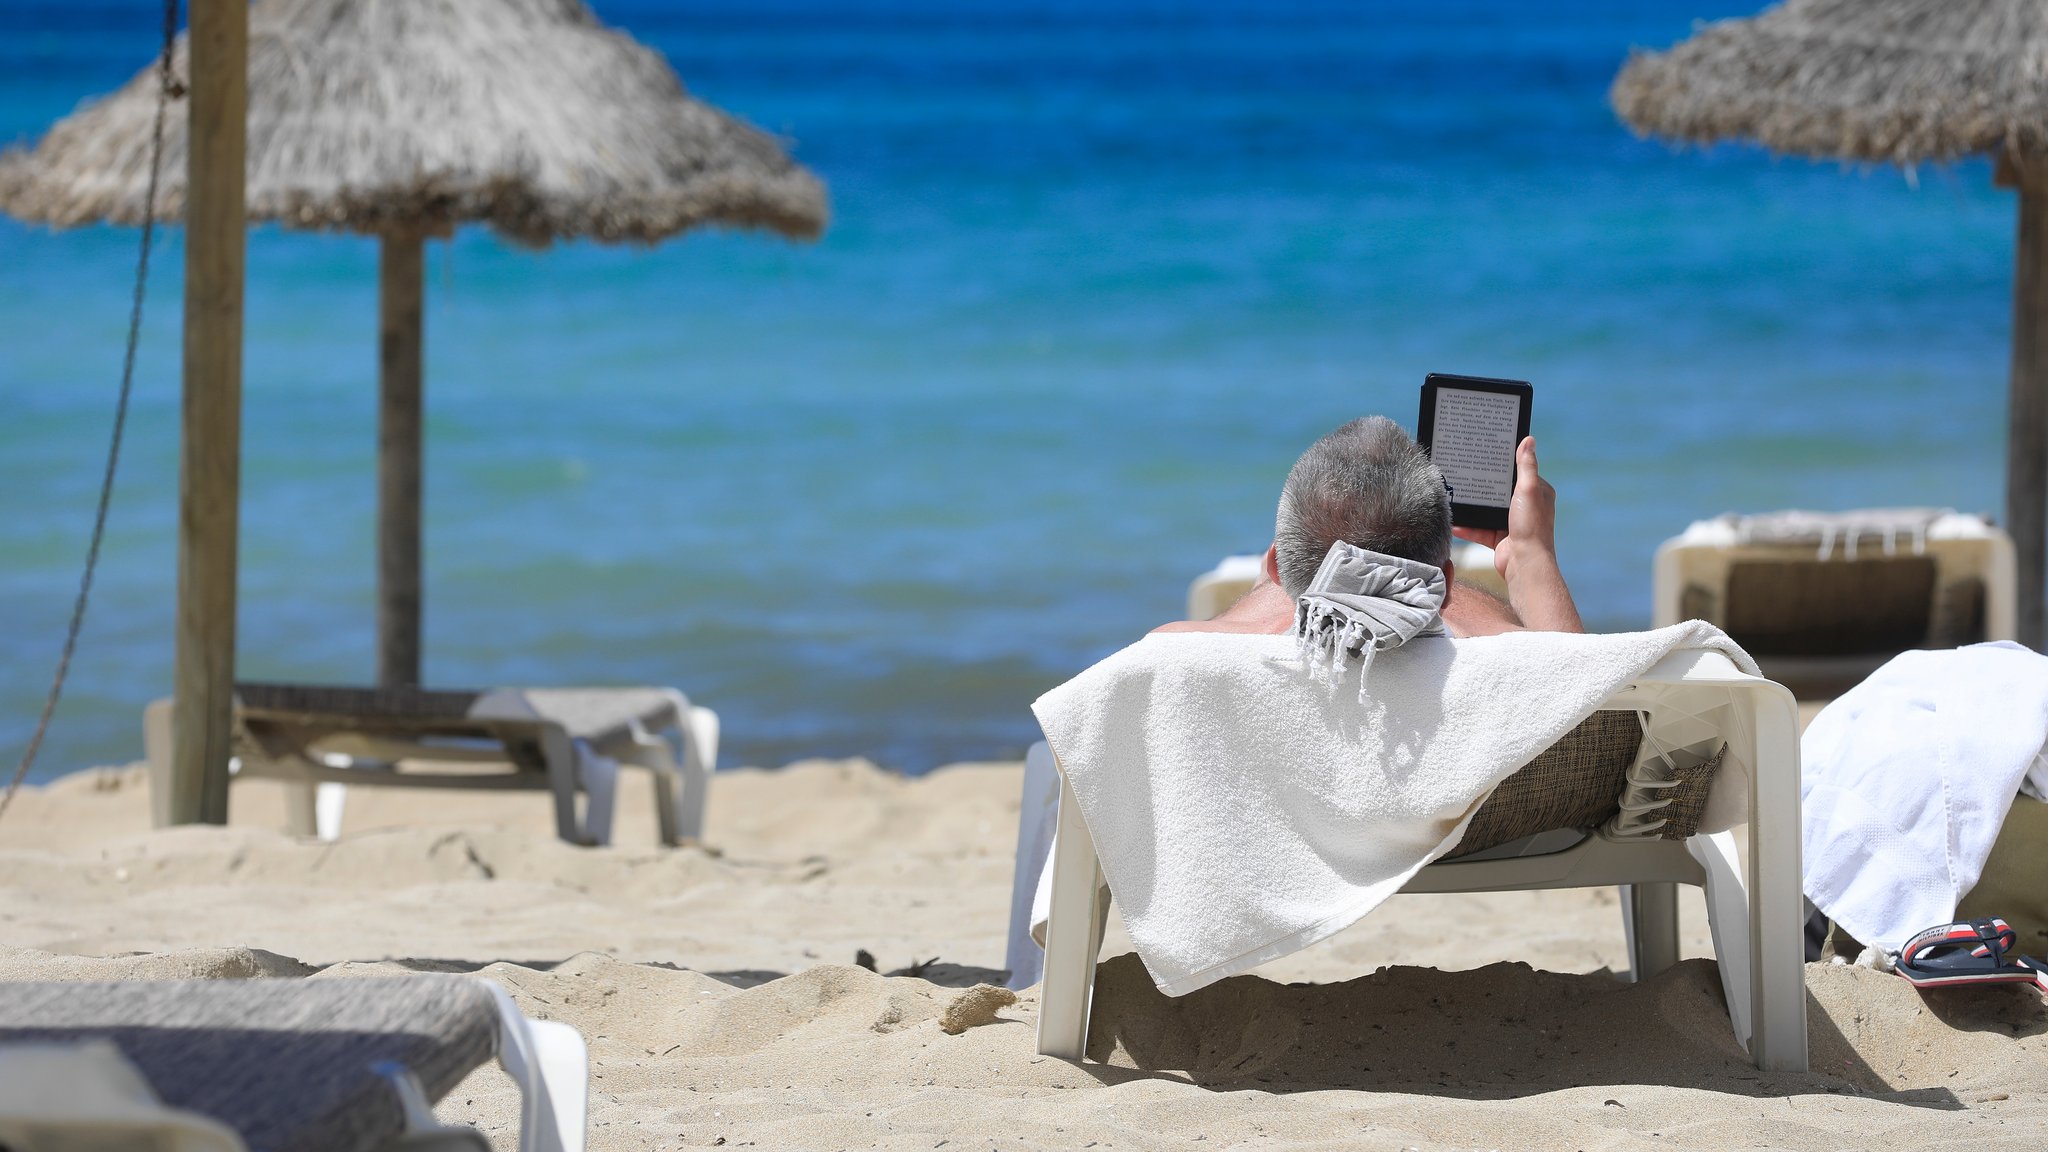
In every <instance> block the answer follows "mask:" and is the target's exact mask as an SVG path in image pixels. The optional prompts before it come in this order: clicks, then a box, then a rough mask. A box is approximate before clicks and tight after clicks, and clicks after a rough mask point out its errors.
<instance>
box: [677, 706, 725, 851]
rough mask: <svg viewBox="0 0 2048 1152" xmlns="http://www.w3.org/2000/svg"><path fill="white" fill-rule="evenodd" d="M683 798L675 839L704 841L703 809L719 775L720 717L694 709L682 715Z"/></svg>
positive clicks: (680, 802) (706, 710)
mask: <svg viewBox="0 0 2048 1152" xmlns="http://www.w3.org/2000/svg"><path fill="white" fill-rule="evenodd" d="M682 736H683V775H682V781H681V783H682V796H681V797H679V798H678V800H677V802H676V835H677V836H679V837H681V838H683V839H685V840H702V839H703V838H704V809H705V807H706V805H707V803H708V802H709V801H710V799H711V774H712V773H713V772H716V771H718V713H716V712H713V711H712V710H711V709H709V708H700V707H696V706H695V705H692V706H690V708H689V710H688V711H687V712H685V713H684V715H683V731H682Z"/></svg>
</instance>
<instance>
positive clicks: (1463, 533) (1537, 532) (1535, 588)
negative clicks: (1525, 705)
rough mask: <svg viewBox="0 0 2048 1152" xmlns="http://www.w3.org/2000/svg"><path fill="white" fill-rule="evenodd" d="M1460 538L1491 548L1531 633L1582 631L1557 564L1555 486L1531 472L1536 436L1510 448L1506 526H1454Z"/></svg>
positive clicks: (1511, 601)
mask: <svg viewBox="0 0 2048 1152" xmlns="http://www.w3.org/2000/svg"><path fill="white" fill-rule="evenodd" d="M1452 532H1453V533H1454V534H1456V535H1457V536H1458V537H1460V538H1461V539H1465V540H1470V541H1473V542H1474V543H1478V544H1485V545H1487V546H1488V547H1490V548H1492V549H1493V566H1494V569H1495V570H1496V571H1498V572H1499V573H1500V578H1501V579H1502V580H1504V581H1506V582H1507V586H1508V604H1509V605H1510V606H1512V607H1513V609H1514V613H1515V615H1516V616H1518V617H1520V618H1521V622H1522V627H1524V628H1527V629H1529V630H1530V631H1532V632H1584V631H1585V630H1586V626H1585V624H1584V623H1582V622H1581V621H1580V620H1579V608H1578V605H1577V604H1574V603H1573V602H1572V591H1571V589H1570V588H1567V587H1566V586H1565V582H1564V572H1563V571H1562V570H1561V569H1559V568H1558V566H1557V490H1556V489H1554V488H1552V487H1551V486H1550V481H1548V480H1545V479H1544V478H1543V477H1542V476H1541V475H1540V474H1538V472H1537V471H1536V438H1535V437H1534V436H1525V437H1523V438H1522V442H1521V443H1520V444H1518V445H1516V447H1515V494H1514V496H1513V497H1512V498H1511V499H1509V501H1508V530H1507V531H1506V532H1496V531H1491V530H1488V529H1483V528H1454V529H1452Z"/></svg>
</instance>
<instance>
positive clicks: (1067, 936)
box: [1038, 782, 1107, 1060]
mask: <svg viewBox="0 0 2048 1152" xmlns="http://www.w3.org/2000/svg"><path fill="white" fill-rule="evenodd" d="M1052 851H1053V856H1052V910H1051V914H1050V917H1049V919H1048V920H1047V922H1046V926H1045V983H1044V985H1043V986H1042V987H1041V988H1040V989H1039V993H1038V999H1039V1006H1038V1051H1039V1053H1040V1054H1041V1055H1045V1056H1057V1057H1059V1058H1060V1059H1062V1060H1079V1059H1081V1058H1082V1056H1083V1055H1085V1054H1086V1053H1087V1051H1088V1007H1089V1001H1090V1000H1092V999H1093V998H1094V993H1095V959H1096V954H1097V953H1099V952H1100V951H1101V950H1102V922H1103V919H1104V915H1103V914H1104V911H1105V910H1106V908H1107V905H1105V904H1104V903H1103V889H1102V864H1101V861H1099V860H1098V859H1096V856H1095V841H1094V840H1093V839H1091V838H1090V837H1089V835H1088V825H1087V824H1085V823H1083V822H1082V820H1081V807H1080V805H1079V804H1077V803H1075V801H1074V790H1073V788H1072V786H1070V785H1068V784H1066V783H1065V782H1062V783H1061V785H1060V815H1059V835H1058V838H1057V839H1056V840H1054V841H1053V850H1052Z"/></svg>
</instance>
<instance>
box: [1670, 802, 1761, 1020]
mask: <svg viewBox="0 0 2048 1152" xmlns="http://www.w3.org/2000/svg"><path fill="white" fill-rule="evenodd" d="M1685 850H1686V851H1687V852H1689V853H1691V854H1692V858H1693V859H1695V860H1697V861H1699V862H1700V867H1701V868H1703V869H1705V871H1706V874H1707V880H1706V893H1707V928H1708V930H1709V931H1710V932H1712V933H1713V936H1714V962H1715V965H1716V966H1717V967H1718V968H1719V969H1720V970H1721V994H1722V998H1723V999H1725V1000H1727V1001H1728V1022H1729V1023H1730V1024H1732V1025H1734V1028H1735V1042H1736V1043H1738V1044H1740V1045H1742V1047H1743V1048H1744V1049H1745V1050H1748V1049H1749V1048H1750V1039H1751V1037H1752V1036H1753V1035H1754V1029H1755V1023H1754V1020H1753V1019H1752V1017H1751V1009H1750V995H1751V993H1750V982H1749V891H1748V889H1746V888H1745V887H1743V883H1742V861H1741V859H1740V858H1739V857H1738V856H1737V855H1736V852H1735V833H1733V832H1716V833H1714V834H1713V835H1711V836H1695V837H1693V838H1692V839H1690V840H1688V841H1686V842H1685Z"/></svg>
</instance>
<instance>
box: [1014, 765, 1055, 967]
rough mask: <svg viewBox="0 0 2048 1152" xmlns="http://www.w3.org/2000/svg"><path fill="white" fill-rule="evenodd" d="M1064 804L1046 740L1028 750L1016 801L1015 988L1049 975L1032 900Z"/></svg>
mask: <svg viewBox="0 0 2048 1152" xmlns="http://www.w3.org/2000/svg"><path fill="white" fill-rule="evenodd" d="M1059 808H1060V770H1059V766H1058V765H1057V764H1055V763H1053V758H1052V749H1051V748H1050V747H1048V746H1047V745H1046V743H1045V741H1043V740H1041V741H1039V742H1038V743H1036V744H1033V745H1032V746H1031V750H1030V751H1028V752H1026V753H1025V754H1024V788H1023V792H1022V794H1021V796H1020V797H1019V800H1018V805H1017V863H1016V866H1015V867H1014V868H1013V869H1012V871H1011V873H1010V936H1009V940H1008V942H1007V944H1006V946H1005V948H1004V954H1003V966H1004V967H1006V968H1008V969H1009V970H1010V979H1009V986H1010V987H1011V988H1029V987H1031V986H1032V985H1033V984H1036V983H1038V981H1039V979H1040V978H1041V977H1042V976H1044V974H1045V949H1043V948H1040V947H1039V946H1038V941H1036V940H1034V939H1032V938H1031V905H1032V902H1033V900H1035V899H1036V898H1037V896H1038V881H1039V877H1040V876H1041V875H1043V874H1044V872H1045V862H1046V859H1047V858H1048V857H1049V856H1050V854H1051V852H1052V843H1053V826H1054V823H1055V822H1056V821H1057V820H1058V819H1059Z"/></svg>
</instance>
